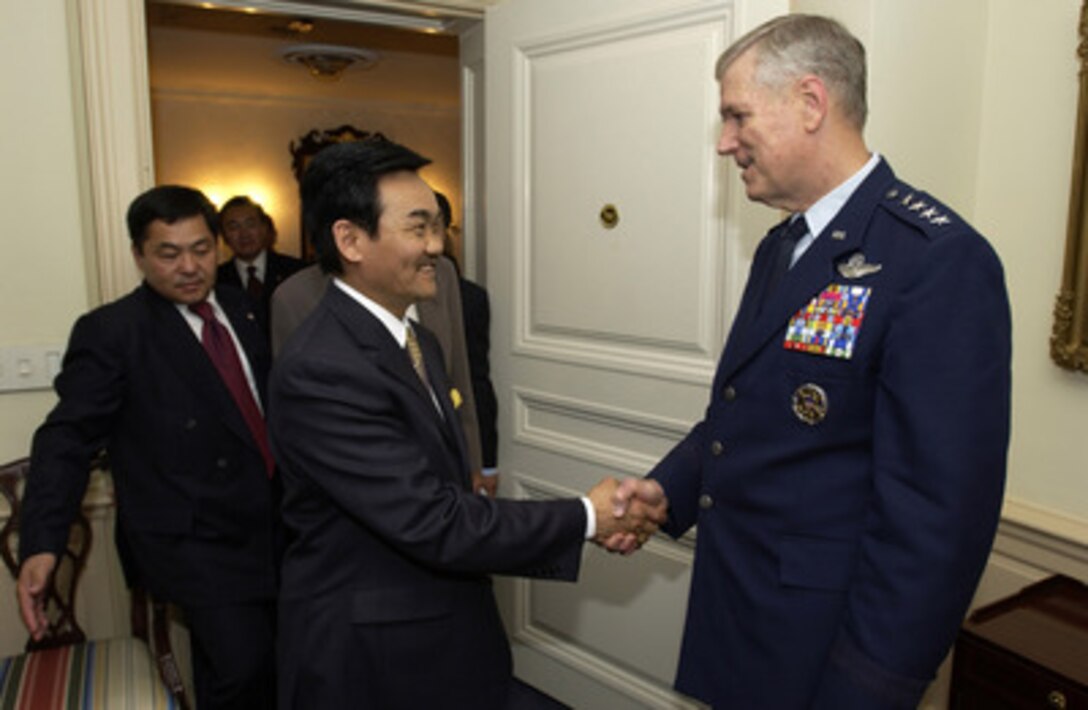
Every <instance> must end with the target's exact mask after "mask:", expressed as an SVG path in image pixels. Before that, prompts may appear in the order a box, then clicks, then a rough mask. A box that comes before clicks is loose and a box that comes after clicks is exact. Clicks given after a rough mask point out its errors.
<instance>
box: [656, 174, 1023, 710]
mask: <svg viewBox="0 0 1088 710" xmlns="http://www.w3.org/2000/svg"><path fill="white" fill-rule="evenodd" d="M782 228H784V225H780V226H779V227H777V228H776V229H775V230H772V232H771V234H770V235H769V236H768V238H766V239H764V241H763V243H762V244H761V245H760V247H759V249H758V250H757V252H756V255H755V258H754V260H753V264H752V270H751V274H750V277H749V281H748V285H747V287H746V290H745V293H744V297H743V300H742V303H741V306H740V309H739V312H738V314H737V317H736V320H735V322H734V325H733V328H732V332H731V333H730V336H729V339H728V341H727V343H726V346H725V351H724V353H723V354H722V358H721V362H720V363H719V365H718V370H717V373H716V375H715V377H714V385H713V389H712V392H711V400H710V403H709V405H708V406H707V409H706V414H705V418H704V419H703V421H702V422H700V423H699V424H697V425H696V426H695V428H694V429H692V431H691V432H690V433H689V434H688V436H687V437H686V438H685V439H684V440H683V441H681V442H680V443H679V444H678V445H677V446H676V447H675V448H674V449H673V450H672V452H671V453H669V454H668V456H667V457H666V458H665V459H664V460H662V462H661V463H660V464H659V465H658V466H657V467H656V468H655V469H654V470H653V471H652V472H651V474H650V475H651V477H653V478H655V479H657V480H658V481H660V482H661V484H662V485H663V487H664V488H665V491H666V494H667V495H668V498H669V505H670V512H669V516H670V517H669V522H668V524H667V526H666V530H667V532H669V533H670V534H672V535H674V536H678V535H681V534H683V533H684V532H685V531H687V530H688V529H689V528H691V527H692V526H693V525H696V524H697V525H698V530H697V544H696V556H695V568H694V575H693V579H692V588H691V595H690V600H689V607H688V615H687V622H686V628H685V633H684V641H683V647H682V652H681V658H680V667H679V670H678V674H677V681H676V682H677V687H678V689H679V690H681V691H682V692H685V693H688V694H690V695H693V696H696V697H699V698H702V699H704V700H706V701H708V702H711V703H712V704H713V705H714V706H715V707H723V708H760V707H763V708H776V709H778V710H788V709H790V708H809V707H819V708H835V709H836V710H848V709H849V708H883V707H914V706H915V705H916V704H917V702H918V699H919V698H920V696H921V694H922V692H923V691H924V690H925V687H926V684H927V682H928V681H929V680H930V679H931V678H932V677H933V675H934V673H935V670H936V668H937V666H938V665H939V664H940V662H941V660H942V658H943V657H944V655H945V653H946V652H947V650H948V648H949V646H950V644H951V643H952V641H953V638H954V636H955V633H956V630H957V628H958V626H959V623H960V621H961V619H962V617H963V614H964V612H965V610H966V608H967V606H968V603H969V601H970V599H971V596H972V594H973V592H974V589H975V587H976V585H977V582H978V578H979V575H980V574H981V572H982V569H983V567H984V565H985V562H986V559H987V556H988V553H989V550H990V545H991V543H992V540H993V535H994V531H995V528H996V524H997V520H998V515H999V511H1000V506H1001V499H1002V492H1003V488H1004V480H1005V459H1006V450H1007V442H1008V434H1009V389H1010V349H1011V345H1010V316H1009V305H1008V298H1007V295H1006V292H1005V284H1004V278H1003V273H1002V268H1001V264H1000V262H999V260H998V258H997V256H996V255H995V254H994V252H993V250H992V249H991V247H990V246H989V244H988V243H987V242H986V241H985V240H984V239H983V238H982V237H981V236H980V235H979V234H978V233H977V232H976V231H975V230H973V229H972V228H971V227H970V226H969V225H967V224H965V223H964V222H963V221H962V220H961V219H960V218H959V217H958V216H957V215H955V214H954V213H952V212H951V211H950V210H949V209H948V208H947V207H945V206H944V205H942V204H940V203H938V202H937V201H935V200H934V199H933V198H932V197H931V196H929V195H928V194H926V193H924V192H921V191H918V190H915V189H914V188H912V187H910V186H909V185H906V184H904V183H903V182H901V181H900V180H898V179H897V178H896V177H895V175H894V174H893V173H892V170H891V168H890V167H889V166H888V165H887V164H886V163H885V162H883V161H881V162H880V164H879V165H878V166H877V167H876V168H875V170H874V171H873V172H872V173H871V174H870V175H869V176H868V177H867V178H866V179H865V180H864V182H863V183H862V184H861V185H860V186H859V188H858V189H857V191H856V192H855V193H854V194H853V195H852V196H851V198H850V199H849V201H848V202H847V203H846V205H845V206H844V207H843V209H842V210H841V211H840V212H839V214H838V215H837V216H836V217H835V218H834V219H833V220H832V222H831V223H830V224H829V225H828V226H827V227H826V228H825V229H824V230H823V232H821V233H820V234H819V235H818V236H817V239H816V241H815V242H814V243H813V244H812V246H811V247H810V248H809V250H808V251H807V252H805V254H804V255H803V256H802V257H801V258H800V259H799V260H798V262H797V263H796V264H795V266H794V267H793V269H792V270H791V271H790V272H789V273H788V274H787V275H786V277H785V278H784V279H783V280H782V282H781V284H780V285H779V287H778V289H777V291H776V292H775V295H774V296H773V297H772V298H771V299H770V300H769V301H768V302H767V303H766V304H765V305H764V307H763V308H762V311H761V312H760V313H759V314H758V315H757V313H756V311H757V308H756V299H757V294H759V293H760V290H761V287H762V281H763V279H764V278H765V276H766V273H767V271H768V267H769V263H770V261H771V260H772V256H771V251H772V249H770V248H769V243H770V242H771V241H772V240H771V237H773V236H774V235H775V234H776V232H777V230H778V229H782Z"/></svg>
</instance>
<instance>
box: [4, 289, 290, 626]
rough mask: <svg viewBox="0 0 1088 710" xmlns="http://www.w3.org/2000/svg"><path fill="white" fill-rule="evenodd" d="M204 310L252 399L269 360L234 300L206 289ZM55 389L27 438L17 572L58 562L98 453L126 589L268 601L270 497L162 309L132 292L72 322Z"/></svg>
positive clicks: (198, 362)
mask: <svg viewBox="0 0 1088 710" xmlns="http://www.w3.org/2000/svg"><path fill="white" fill-rule="evenodd" d="M216 298H217V300H218V302H219V304H220V306H221V307H222V308H223V310H224V312H225V313H226V314H227V316H228V317H229V319H230V321H231V325H232V326H233V328H234V331H235V333H236V334H237V336H238V338H239V340H240V341H241V342H242V345H243V349H244V350H245V354H246V355H247V356H248V358H249V364H250V367H251V368H252V370H253V374H254V377H255V379H256V382H257V385H258V389H259V390H260V391H261V396H262V399H263V393H264V387H265V382H266V379H267V373H268V367H269V360H270V358H269V355H268V349H267V345H266V343H265V339H264V337H263V335H262V333H261V331H260V328H259V325H258V323H257V320H256V318H255V317H254V315H253V312H252V310H251V309H250V308H249V307H248V304H247V301H246V297H245V294H244V293H241V292H240V291H238V290H237V289H234V288H230V287H218V288H217V289H216ZM55 387H56V391H57V394H58V396H59V398H60V401H59V402H58V403H57V405H56V407H55V408H54V409H53V411H52V412H51V413H50V414H49V416H48V417H47V419H46V421H45V423H44V424H42V426H41V427H40V428H39V429H38V431H37V432H36V434H35V435H34V443H33V448H32V453H31V468H30V476H29V478H28V481H27V491H26V497H25V505H24V508H23V522H22V528H21V540H20V553H21V556H22V559H26V558H27V557H28V556H29V555H32V554H35V553H38V552H46V551H48V552H54V553H57V552H59V551H60V550H61V549H63V547H64V544H65V541H66V540H67V536H68V527H69V524H70V522H71V520H72V519H73V518H74V517H75V513H76V510H77V508H78V506H79V505H80V501H81V499H82V496H83V493H84V490H85V488H86V484H87V477H88V470H89V466H88V463H89V461H90V460H91V458H92V456H93V455H94V454H95V453H96V452H98V451H100V450H101V449H102V448H105V449H106V450H107V453H108V455H109V462H110V469H111V471H112V474H113V480H114V485H115V488H116V494H117V503H118V510H117V515H118V539H119V541H123V542H124V548H123V551H124V552H125V553H127V554H126V555H125V557H127V559H126V562H128V563H129V564H128V565H126V574H129V575H130V576H131V575H132V574H135V575H138V579H135V580H131V581H138V582H140V583H141V584H142V585H143V586H145V587H146V588H147V589H149V591H151V593H152V594H154V595H155V596H157V597H159V598H161V599H164V600H167V601H172V602H174V603H177V604H181V605H206V604H223V603H231V602H237V601H253V600H259V599H272V598H274V597H275V594H276V585H277V575H276V569H277V564H276V561H277V559H276V558H277V543H276V540H277V538H278V537H279V536H278V533H277V529H278V525H279V522H278V512H277V504H276V499H277V498H278V495H276V494H275V492H274V491H273V486H274V485H277V484H274V483H273V482H270V481H269V479H268V476H267V474H266V470H265V464H264V460H263V458H262V457H261V453H260V451H259V449H258V448H257V445H256V443H255V442H254V440H253V438H252V435H251V434H250V433H249V430H248V429H247V428H246V424H245V421H244V420H243V418H242V415H241V413H240V412H239V410H238V407H237V405H235V403H234V400H233V399H232V398H231V395H230V392H229V391H228V389H227V388H226V386H225V385H224V384H223V381H222V379H221V378H220V376H219V373H218V372H217V371H216V369H215V366H214V365H213V364H212V362H211V360H210V359H209V358H208V356H207V354H206V353H205V352H204V349H203V347H202V346H201V344H200V341H199V340H197V338H196V337H195V336H194V333H193V331H192V329H191V328H190V326H189V325H188V323H186V321H185V318H184V317H183V316H182V315H181V314H180V313H179V312H178V310H177V307H176V305H175V304H174V303H172V302H170V301H168V300H166V299H164V298H162V297H161V296H159V295H158V294H157V293H156V292H155V291H153V290H152V289H151V288H150V287H148V286H147V285H146V284H144V285H142V286H140V287H139V288H137V289H136V290H135V291H133V292H132V293H131V294H129V295H128V296H125V297H123V298H121V299H119V300H117V301H115V302H113V303H111V304H108V305H105V306H102V307H101V308H98V309H96V310H94V311H92V312H91V313H89V314H87V315H84V316H83V317H81V318H80V319H79V320H78V321H77V322H76V324H75V326H74V327H73V329H72V334H71V338H70V341H69V344H68V350H67V352H66V353H65V356H64V365H63V369H62V371H61V373H60V375H58V376H57V379H56V382H55ZM120 544H121V543H120V542H119V546H120Z"/></svg>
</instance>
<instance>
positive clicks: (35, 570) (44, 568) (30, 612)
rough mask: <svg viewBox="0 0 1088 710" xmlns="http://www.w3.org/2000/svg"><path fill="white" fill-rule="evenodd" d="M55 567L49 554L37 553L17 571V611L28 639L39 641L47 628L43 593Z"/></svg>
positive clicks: (52, 555) (47, 622)
mask: <svg viewBox="0 0 1088 710" xmlns="http://www.w3.org/2000/svg"><path fill="white" fill-rule="evenodd" d="M56 566H57V558H56V555H54V554H53V553H51V552H39V553H38V554H36V555H32V556H30V557H28V558H26V560H24V561H23V566H22V568H21V569H20V570H19V581H18V582H17V583H16V585H15V591H16V595H17V596H18V597H19V611H20V613H21V614H22V617H23V624H25V625H26V629H27V631H29V632H30V637H31V638H32V639H34V640H35V641H37V640H39V639H41V637H42V634H44V633H45V630H46V628H47V627H48V626H49V621H48V620H47V619H46V618H45V591H46V589H48V588H49V582H50V577H51V576H52V575H53V569H54V568H55V567H56Z"/></svg>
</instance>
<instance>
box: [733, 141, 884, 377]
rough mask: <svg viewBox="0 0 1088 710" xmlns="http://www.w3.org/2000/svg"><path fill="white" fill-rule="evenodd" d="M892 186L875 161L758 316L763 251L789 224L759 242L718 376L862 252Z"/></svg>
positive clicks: (765, 261)
mask: <svg viewBox="0 0 1088 710" xmlns="http://www.w3.org/2000/svg"><path fill="white" fill-rule="evenodd" d="M894 181H895V174H894V173H893V172H892V169H891V167H890V166H889V165H888V164H887V162H886V161H884V160H883V159H880V161H879V162H878V163H877V166H876V167H875V168H874V169H873V171H872V172H871V173H869V175H868V177H866V178H865V180H864V181H863V182H862V183H861V185H859V186H858V189H857V190H856V191H855V192H854V194H853V195H852V196H851V197H850V199H849V200H847V202H846V204H845V205H843V208H842V209H841V210H839V213H838V214H837V215H835V217H834V218H833V219H832V220H831V221H830V222H829V223H828V225H827V227H826V228H824V230H823V231H822V232H821V233H820V235H819V238H818V239H816V241H815V242H813V244H812V246H811V247H809V249H808V250H807V251H806V252H805V253H804V254H802V255H801V258H800V259H798V261H797V263H796V264H794V266H793V268H792V269H790V271H789V273H787V274H786V276H785V277H784V278H783V279H782V282H781V284H780V285H779V286H778V289H777V291H776V292H775V293H774V295H773V296H772V297H771V298H770V299H769V300H768V301H767V303H765V304H764V306H763V309H762V311H761V312H760V313H759V314H758V315H757V314H756V309H757V306H758V304H757V303H755V300H756V298H758V294H759V293H760V292H761V291H762V283H763V280H764V279H765V278H766V276H767V273H768V271H769V267H770V259H771V257H772V254H771V253H770V252H771V251H772V250H769V249H767V248H766V245H767V243H768V241H769V240H770V239H771V237H773V236H776V235H777V232H778V231H779V230H782V229H785V228H786V225H787V223H788V221H789V220H786V221H783V222H782V223H780V224H779V225H777V226H775V227H774V228H773V229H772V230H771V231H770V232H769V233H768V234H767V236H766V237H764V240H763V242H762V243H761V244H760V248H759V250H758V251H757V252H756V258H755V260H754V261H753V263H752V270H751V275H750V277H749V284H748V286H747V287H746V288H745V291H744V298H743V299H742V301H741V306H740V309H739V310H738V312H737V317H736V319H735V320H734V323H733V328H732V330H731V331H730V334H729V339H728V340H727V342H726V347H725V352H724V353H723V354H722V363H721V367H720V373H719V375H720V376H724V377H729V376H730V375H732V374H733V373H734V372H736V371H737V370H738V369H739V368H740V367H741V366H743V365H744V364H745V363H746V362H747V361H748V360H749V359H751V357H752V356H753V355H754V354H755V353H756V352H758V351H759V350H760V348H762V347H763V346H764V345H765V344H766V342H767V341H768V340H769V339H770V338H772V337H775V336H776V335H777V334H778V333H780V332H781V331H782V330H783V329H784V328H785V326H786V324H787V322H788V321H789V319H790V317H791V316H792V315H793V314H794V313H796V312H797V311H798V310H799V309H800V308H802V307H803V306H804V305H805V304H806V303H808V301H809V300H811V299H812V298H813V297H814V296H815V295H817V294H818V293H819V292H820V291H821V290H822V289H823V288H824V287H826V286H827V285H828V284H830V283H832V282H833V281H834V280H835V279H836V278H838V276H837V272H836V265H837V264H838V263H839V262H840V261H842V260H843V259H845V258H846V257H847V256H848V255H850V254H852V253H854V252H857V251H859V250H861V249H862V247H863V246H864V237H865V232H866V227H867V225H868V224H869V221H870V220H871V219H872V216H873V212H874V210H875V209H876V207H877V204H878V203H879V201H880V197H881V195H883V193H884V192H885V191H886V190H887V188H888V186H889V185H890V184H891V183H893V182H894Z"/></svg>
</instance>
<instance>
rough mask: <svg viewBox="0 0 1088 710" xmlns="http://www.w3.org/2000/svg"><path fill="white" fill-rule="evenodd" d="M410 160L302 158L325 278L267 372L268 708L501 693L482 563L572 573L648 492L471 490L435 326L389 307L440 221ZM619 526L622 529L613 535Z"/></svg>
mask: <svg viewBox="0 0 1088 710" xmlns="http://www.w3.org/2000/svg"><path fill="white" fill-rule="evenodd" d="M427 162H428V161H427V160H426V159H424V158H422V157H420V156H418V155H416V154H415V153H413V152H412V151H410V150H408V149H407V148H404V147H402V146H399V145H396V144H394V143H391V142H389V141H387V140H384V139H369V140H365V141H359V142H352V143H341V144H337V145H333V146H330V147H328V148H326V149H324V150H323V151H322V152H320V153H318V154H317V156H316V157H315V158H314V159H313V161H312V162H311V163H310V165H309V166H308V167H307V170H306V173H305V174H304V175H303V178H302V186H301V193H302V208H303V215H304V219H305V222H306V230H305V231H306V233H307V234H309V235H311V238H312V239H313V240H314V244H315V247H316V251H317V253H318V258H319V260H320V263H321V265H322V267H323V268H324V269H326V270H327V271H329V272H331V273H333V274H335V278H334V279H333V282H332V285H331V286H330V287H329V288H328V289H327V291H326V293H325V295H324V297H323V299H322V301H321V303H319V304H318V306H317V308H316V309H315V310H314V311H313V312H312V313H311V314H310V316H309V317H308V318H307V319H306V321H305V322H304V323H303V324H302V325H301V326H299V328H298V329H297V330H296V331H295V333H294V335H292V336H291V338H290V339H289V340H288V342H287V345H286V346H285V347H284V349H283V350H281V351H280V353H279V355H278V356H277V359H276V364H275V366H274V367H273V374H272V379H271V382H270V385H269V394H270V399H271V409H270V412H271V415H270V419H269V424H270V432H271V435H272V441H273V448H274V450H275V452H276V458H277V460H278V461H279V462H280V465H281V470H282V472H283V477H284V487H285V492H284V519H285V521H286V524H287V526H288V528H289V531H290V533H291V543H290V545H289V547H288V550H287V553H286V555H285V558H284V566H283V585H282V587H281V595H280V616H279V619H280V627H279V628H280V639H279V651H278V658H279V670H280V688H279V703H280V708H281V709H284V710H286V709H287V708H300V709H301V708H348V707H373V708H383V709H384V710H396V709H397V708H406V709H407V708H412V709H413V710H414V709H416V708H474V709H477V710H488V709H497V708H505V707H507V701H508V695H509V690H510V675H511V659H510V649H509V645H508V643H507V640H506V636H505V632H504V631H503V628H502V622H501V620H500V618H499V615H498V612H497V609H496V606H495V600H494V597H493V595H492V591H491V583H490V580H489V578H488V576H487V574H488V573H492V572H494V573H507V574H522V575H533V576H537V577H547V578H552V579H567V580H570V579H574V578H575V577H576V575H577V573H578V568H579V563H580V560H581V551H582V545H583V543H584V542H585V540H586V539H596V540H601V541H605V540H609V539H610V538H612V537H613V534H614V533H621V535H620V537H624V536H625V535H626V537H627V538H628V540H627V542H632V543H633V542H635V541H638V542H641V541H643V540H645V538H646V536H647V535H648V534H649V533H650V532H651V531H652V530H653V529H654V528H655V521H656V520H659V519H660V518H661V517H663V515H664V511H663V506H660V505H658V506H656V507H654V508H646V507H642V506H641V504H639V505H638V506H636V507H635V508H632V509H631V510H630V511H629V512H630V513H632V515H631V516H630V517H629V518H622V519H621V518H618V517H615V516H614V515H613V513H612V507H611V494H612V492H613V491H614V490H615V487H616V482H615V480H614V479H606V480H604V481H602V482H601V483H600V484H598V485H597V486H596V487H595V488H594V489H593V490H592V491H590V493H589V495H588V497H586V498H583V499H581V500H579V499H567V500H547V501H513V500H504V499H493V498H489V497H485V496H479V495H473V493H472V491H471V488H470V478H469V466H468V459H467V457H466V453H465V439H464V436H463V432H462V431H461V428H460V426H459V425H458V420H457V417H456V415H455V412H454V408H455V404H454V403H453V402H452V401H451V399H450V396H449V391H450V387H449V381H448V380H447V378H446V375H445V372H444V369H443V367H442V364H441V355H440V353H439V350H438V345H437V343H436V341H435V339H434V336H433V335H431V334H430V332H429V331H427V330H426V329H425V328H424V327H422V326H418V325H414V324H411V323H409V322H408V321H407V319H406V317H405V312H406V311H407V309H408V307H409V306H410V305H411V304H413V303H416V302H419V301H421V300H424V299H427V298H431V297H433V296H434V293H435V260H436V259H437V258H438V257H439V255H440V254H441V253H442V224H441V218H440V216H439V214H438V206H437V204H436V202H435V198H434V193H433V192H432V191H431V188H430V187H428V186H427V184H426V183H425V182H424V181H423V180H422V179H421V178H420V177H419V176H418V175H417V174H416V171H417V170H418V169H419V168H420V167H422V166H423V165H425V164H426V163H427ZM624 534H625V535H624Z"/></svg>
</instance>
